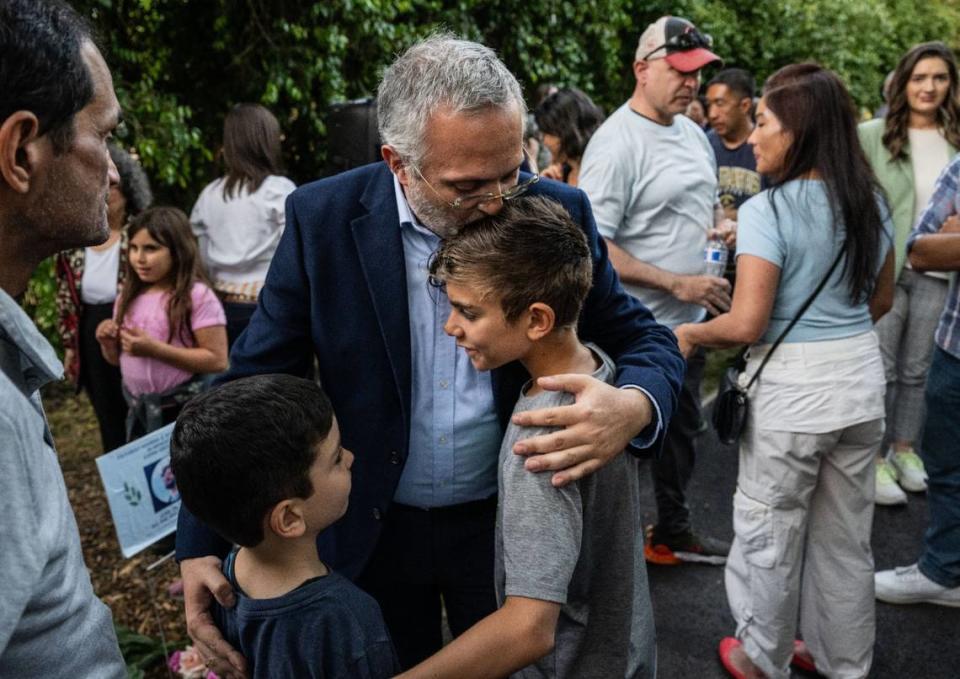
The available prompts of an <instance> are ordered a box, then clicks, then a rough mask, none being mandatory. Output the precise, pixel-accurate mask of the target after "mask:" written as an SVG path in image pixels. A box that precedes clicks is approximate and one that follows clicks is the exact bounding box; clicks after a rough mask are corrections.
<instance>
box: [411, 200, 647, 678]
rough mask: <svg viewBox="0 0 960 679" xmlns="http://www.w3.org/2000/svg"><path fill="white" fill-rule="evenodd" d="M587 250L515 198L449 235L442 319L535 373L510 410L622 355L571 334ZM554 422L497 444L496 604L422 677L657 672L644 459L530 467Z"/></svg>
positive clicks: (460, 336)
mask: <svg viewBox="0 0 960 679" xmlns="http://www.w3.org/2000/svg"><path fill="white" fill-rule="evenodd" d="M591 270H592V266H591V259H590V250H589V248H588V245H587V241H586V238H585V236H584V234H583V232H582V231H581V230H580V229H579V228H578V227H577V226H576V225H575V224H574V223H573V222H572V220H571V219H570V217H569V216H568V215H567V213H566V212H565V211H564V210H563V208H562V207H561V206H560V205H558V204H556V203H554V202H552V201H550V200H547V199H544V198H522V199H518V200H514V201H510V202H508V203H506V204H505V205H504V208H503V210H502V211H501V212H500V213H499V214H497V215H496V216H493V217H489V218H486V219H484V220H482V221H480V222H477V223H475V224H471V225H470V226H469V227H467V228H465V229H464V230H463V231H461V232H460V233H459V234H458V235H456V236H453V237H451V238H449V239H447V240H446V241H445V242H444V243H443V245H441V247H440V249H439V250H438V251H437V253H436V255H435V256H434V259H433V261H432V262H431V268H430V272H431V275H432V279H433V281H434V282H435V284H437V285H442V286H443V287H445V288H446V292H447V296H448V298H449V300H450V306H451V307H452V311H451V313H450V318H449V319H448V320H447V323H446V325H445V327H444V329H445V330H446V332H447V333H448V334H450V335H452V336H453V337H455V338H456V339H457V344H458V345H459V346H461V347H462V348H463V349H464V350H465V351H466V352H467V353H468V354H469V356H470V359H471V361H472V362H473V364H474V366H475V367H476V368H477V369H478V370H492V369H494V368H498V367H500V366H502V365H505V364H507V363H510V362H513V361H519V362H520V363H521V364H522V365H523V367H524V368H526V369H527V372H529V373H530V376H531V378H532V379H531V380H530V381H529V382H528V383H527V384H526V385H525V386H524V388H523V393H522V394H521V396H520V399H519V401H518V402H517V405H516V408H515V409H514V413H517V412H521V411H525V410H533V409H536V408H543V407H550V406H558V405H565V404H569V403H572V402H573V401H574V397H573V395H571V394H568V393H565V392H556V391H545V390H544V389H543V388H541V387H540V386H539V385H538V382H537V378H539V377H544V376H549V375H557V374H564V373H565V374H570V373H579V374H582V375H584V376H592V377H594V378H596V379H599V380H603V381H605V382H608V383H612V382H613V378H614V373H615V369H616V368H615V366H614V365H613V363H612V361H611V360H610V358H609V357H608V356H607V355H606V354H604V353H603V352H602V351H601V350H600V349H599V348H598V347H596V346H594V345H585V344H583V343H581V342H580V340H579V339H578V337H577V332H576V324H577V318H578V316H579V313H580V308H581V306H582V304H583V300H584V298H585V297H586V295H587V291H588V290H589V288H590V282H591ZM545 431H548V430H546V429H539V428H529V427H528V428H524V427H520V426H518V425H515V424H511V425H510V426H509V427H508V428H507V432H506V435H505V437H504V440H503V444H502V447H501V449H500V460H499V486H500V502H499V507H498V513H497V535H496V545H497V550H496V559H497V561H496V588H497V597H498V603H499V605H500V608H499V610H497V611H496V612H495V613H493V614H491V615H489V616H487V617H486V618H484V619H483V620H481V621H480V622H478V623H477V624H476V625H474V626H473V627H472V628H470V629H469V630H467V631H466V632H465V633H464V634H462V635H461V636H460V637H458V638H457V639H454V640H453V642H451V643H450V644H449V645H448V646H446V647H445V648H444V649H443V650H441V651H440V652H439V653H437V654H436V655H434V656H432V657H430V658H428V659H427V660H425V661H424V662H423V663H421V664H420V665H417V666H416V667H414V668H413V669H412V670H410V671H409V672H408V673H406V674H403V675H401V676H402V677H404V678H405V679H410V678H414V677H426V676H430V677H457V678H458V679H460V678H464V677H473V676H503V675H506V674H510V673H514V676H517V677H531V678H532V677H577V678H578V679H584V678H586V679H589V678H591V677H597V678H598V679H599V678H601V677H603V678H604V679H607V678H619V677H623V678H625V679H633V678H641V677H642V678H646V677H653V676H655V665H656V651H655V641H654V630H653V614H652V610H651V607H650V594H649V590H648V586H647V575H646V566H645V564H644V558H643V535H642V533H641V530H640V511H639V497H638V496H639V490H638V488H639V486H638V480H637V476H638V463H637V460H636V459H635V458H633V457H631V456H630V455H618V456H616V458H615V459H614V460H613V461H611V462H610V463H609V464H608V465H607V466H605V467H603V468H601V469H599V470H598V471H596V472H595V473H593V474H591V475H589V476H587V477H585V478H583V479H581V480H579V481H576V482H574V483H571V484H569V485H567V486H564V487H563V488H554V487H553V486H552V485H551V477H550V475H549V474H536V473H532V472H529V471H527V470H526V469H524V458H522V457H520V456H518V455H515V454H514V453H513V444H514V443H515V442H516V441H518V440H519V439H521V438H528V437H530V436H535V435H537V434H540V433H544V432H545Z"/></svg>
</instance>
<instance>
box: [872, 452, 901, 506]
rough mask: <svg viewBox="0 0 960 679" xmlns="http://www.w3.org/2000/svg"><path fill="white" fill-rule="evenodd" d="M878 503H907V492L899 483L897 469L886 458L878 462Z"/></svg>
mask: <svg viewBox="0 0 960 679" xmlns="http://www.w3.org/2000/svg"><path fill="white" fill-rule="evenodd" d="M874 501H875V502H876V503H877V504H878V505H888V506H889V505H905V504H907V494H906V493H904V492H903V491H902V490H901V489H900V486H899V485H897V471H896V469H894V468H893V466H892V465H891V464H890V463H889V462H887V461H886V460H879V461H878V462H877V474H876V497H875V498H874Z"/></svg>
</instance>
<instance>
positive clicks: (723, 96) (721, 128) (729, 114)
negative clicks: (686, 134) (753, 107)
mask: <svg viewBox="0 0 960 679" xmlns="http://www.w3.org/2000/svg"><path fill="white" fill-rule="evenodd" d="M749 109H750V100H749V99H746V98H743V97H738V96H737V94H736V93H735V92H733V91H732V90H731V89H730V88H729V87H727V86H726V85H722V84H717V85H711V86H710V87H709V88H707V118H708V119H709V120H710V127H712V128H713V129H714V130H716V132H717V134H719V135H720V136H721V137H727V136H729V135H736V134H742V133H743V132H746V131H748V130H749V127H750V126H749V117H748V116H749V113H748V111H749Z"/></svg>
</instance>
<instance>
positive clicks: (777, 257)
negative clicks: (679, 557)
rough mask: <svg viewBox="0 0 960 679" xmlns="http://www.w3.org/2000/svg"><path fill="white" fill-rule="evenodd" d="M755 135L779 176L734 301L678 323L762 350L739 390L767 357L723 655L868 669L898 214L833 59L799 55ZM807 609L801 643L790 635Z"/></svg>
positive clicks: (783, 669) (765, 165)
mask: <svg viewBox="0 0 960 679" xmlns="http://www.w3.org/2000/svg"><path fill="white" fill-rule="evenodd" d="M750 142H751V143H752V144H753V145H754V154H755V155H756V158H757V169H758V171H759V172H760V173H761V174H763V175H765V176H767V177H768V178H769V179H770V181H771V182H772V188H770V189H768V190H766V191H763V192H761V193H759V194H758V195H756V196H754V197H753V198H751V199H750V200H748V201H747V202H746V203H744V204H743V205H742V206H741V208H740V211H739V232H738V238H737V287H736V289H735V290H734V297H733V304H732V306H731V308H730V311H729V312H728V313H725V314H722V315H720V316H718V317H717V318H715V319H713V320H711V321H709V322H707V323H701V324H686V325H681V326H679V327H678V328H677V330H676V334H677V338H678V340H679V342H680V348H681V350H682V351H684V352H685V353H686V354H688V355H689V353H690V352H691V351H692V350H693V349H695V348H696V347H697V346H707V347H729V346H734V345H738V344H749V345H751V347H750V350H749V358H748V361H747V368H746V370H745V372H744V375H743V376H741V384H742V385H746V384H747V381H748V380H749V378H750V377H751V376H752V375H754V374H756V373H757V371H758V368H759V367H760V364H761V362H762V361H763V359H764V357H765V356H767V355H768V354H769V361H768V362H767V363H766V365H765V367H764V368H763V370H762V372H761V374H760V376H759V378H758V379H757V380H756V382H755V383H754V384H753V386H752V387H751V388H750V389H749V392H748V397H749V399H750V402H749V412H748V416H747V423H746V427H745V429H744V431H743V435H742V439H741V442H740V468H739V473H738V477H737V491H736V494H735V495H734V500H733V505H734V533H735V539H734V542H733V546H732V548H731V550H730V555H729V558H728V560H727V566H726V586H727V596H728V599H729V601H730V607H731V612H732V613H733V617H734V619H735V620H736V622H737V631H736V635H737V636H736V638H735V639H734V638H728V639H724V640H723V642H721V644H720V654H721V659H722V660H723V663H724V666H725V667H726V668H727V669H728V670H729V671H730V673H731V674H732V675H733V676H735V677H750V678H757V677H783V678H786V677H788V676H789V666H790V663H791V661H794V662H797V663H799V664H801V665H803V666H806V667H808V668H812V667H814V665H815V667H816V669H817V670H818V671H820V672H822V673H823V674H826V675H828V676H844V677H865V676H867V673H868V671H869V669H870V664H871V661H872V658H873V641H874V599H873V557H872V554H871V551H870V528H871V523H872V518H873V452H874V450H876V446H877V445H879V443H880V440H881V438H882V436H883V416H884V411H883V389H884V379H883V364H882V359H881V357H880V349H879V346H878V342H877V337H876V334H875V333H874V331H873V322H874V321H875V320H876V319H877V318H879V317H880V316H881V315H883V313H884V312H885V311H886V310H887V309H888V308H889V306H890V304H891V298H892V294H893V254H892V250H891V248H890V242H891V238H892V225H891V223H890V220H889V217H888V215H887V209H886V206H885V204H884V201H883V198H882V195H881V191H880V188H879V185H878V183H877V180H876V178H875V177H874V174H873V172H872V171H871V169H870V165H869V164H868V162H867V159H866V157H865V155H864V153H863V150H862V149H861V147H860V144H859V141H858V139H857V133H856V108H855V106H854V104H853V101H852V99H851V98H850V95H849V94H848V93H847V91H846V89H845V88H844V86H843V83H842V82H841V81H840V79H839V78H838V77H837V76H836V75H835V74H834V73H832V72H831V71H829V70H827V69H824V68H822V67H820V66H817V65H815V64H800V65H792V66H787V67H785V68H783V69H781V70H779V71H777V72H776V73H775V74H774V75H772V76H771V77H770V79H769V80H767V83H766V86H765V88H764V95H763V98H762V99H761V101H760V104H759V105H758V108H757V127H756V129H755V130H754V132H753V134H752V135H751V137H750ZM821 281H824V286H823V287H822V289H821V290H820V292H819V293H818V294H817V295H816V296H815V297H814V298H813V302H812V303H811V304H810V305H809V307H808V308H807V309H806V310H805V311H803V312H802V313H801V309H802V308H803V307H804V306H805V303H806V302H807V300H808V299H810V298H811V297H812V296H813V294H814V292H815V291H816V290H817V289H818V283H819V282H821ZM794 318H798V320H797V322H796V323H795V324H794V325H793V327H792V328H790V329H789V331H788V332H786V334H785V335H784V336H783V340H782V344H779V345H778V346H776V348H775V349H773V348H772V344H775V343H776V341H777V339H778V338H779V337H780V336H781V335H782V334H783V333H784V332H785V331H786V330H787V328H788V326H790V324H791V321H792V320H793V319H794ZM798 618H799V629H800V632H801V633H802V635H803V639H804V640H805V642H806V645H805V646H804V645H803V644H802V643H801V642H795V640H794V639H795V635H796V632H797V620H798ZM795 644H799V645H795Z"/></svg>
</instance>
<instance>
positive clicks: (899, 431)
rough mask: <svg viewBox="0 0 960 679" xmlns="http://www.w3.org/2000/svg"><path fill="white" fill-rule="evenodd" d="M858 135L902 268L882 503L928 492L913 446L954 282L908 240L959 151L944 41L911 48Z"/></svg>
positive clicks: (880, 328) (884, 346) (882, 328)
mask: <svg viewBox="0 0 960 679" xmlns="http://www.w3.org/2000/svg"><path fill="white" fill-rule="evenodd" d="M859 132H860V141H861V143H862V145H863V148H864V151H865V152H866V154H867V157H868V158H869V160H870V164H871V165H872V166H873V170H874V172H875V173H876V175H877V178H878V179H879V180H880V183H881V184H882V185H883V188H884V190H885V191H886V193H887V199H888V200H889V203H890V208H891V210H892V211H893V222H894V227H895V245H896V256H897V271H898V277H897V287H896V293H895V296H894V304H893V309H892V310H891V311H890V312H889V313H888V314H886V315H885V316H884V317H883V318H882V319H880V321H879V322H878V323H877V328H876V329H877V334H878V335H879V337H880V348H881V352H882V354H883V362H884V369H885V372H886V379H887V398H886V406H887V437H886V439H887V441H888V442H889V446H887V445H886V444H885V445H884V446H883V447H882V448H881V450H879V451H878V457H877V474H876V493H877V494H876V501H877V503H878V504H884V505H892V504H903V503H905V502H906V501H907V496H906V493H904V492H903V490H904V489H905V490H909V491H913V492H920V491H923V490H925V489H926V473H925V472H924V469H923V463H922V462H921V461H920V458H919V456H918V455H917V454H916V452H915V451H914V444H915V443H916V442H918V441H919V440H920V430H921V429H922V427H923V418H924V403H923V392H924V387H925V384H926V379H927V371H928V369H929V367H930V360H931V357H932V355H933V353H932V352H933V333H934V330H935V329H936V326H937V320H938V319H939V317H940V312H941V311H942V310H943V304H944V300H945V299H946V295H947V288H948V284H949V281H948V278H947V277H945V276H944V275H943V274H939V273H929V274H927V273H919V272H917V271H914V270H913V269H911V268H910V265H909V263H907V262H906V248H905V245H906V240H907V236H908V235H909V234H910V230H911V229H912V228H913V225H914V223H916V221H917V218H918V217H919V216H920V213H922V212H923V210H924V208H925V207H926V205H927V201H928V200H929V198H930V195H931V194H932V192H933V187H934V184H935V182H936V179H937V176H938V175H939V174H940V171H941V170H942V169H943V168H944V167H945V166H946V165H947V163H948V162H949V161H950V160H951V159H952V158H953V156H955V155H956V153H957V150H958V149H960V101H958V98H957V64H956V60H955V58H954V55H953V52H951V51H950V49H949V48H948V47H947V46H946V45H944V44H943V43H942V42H928V43H923V44H920V45H916V46H914V47H912V48H911V49H910V50H909V51H908V52H907V53H906V54H905V55H904V56H903V57H902V58H901V59H900V63H899V64H898V65H897V68H896V71H895V72H894V75H893V80H892V82H891V86H890V111H889V113H888V114H887V116H886V118H881V119H875V120H870V121H868V122H865V123H863V124H862V125H860V129H859ZM898 482H899V485H898ZM901 487H902V488H901Z"/></svg>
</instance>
